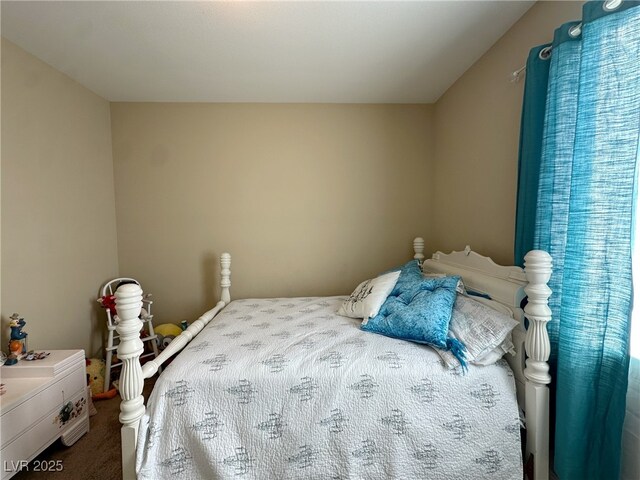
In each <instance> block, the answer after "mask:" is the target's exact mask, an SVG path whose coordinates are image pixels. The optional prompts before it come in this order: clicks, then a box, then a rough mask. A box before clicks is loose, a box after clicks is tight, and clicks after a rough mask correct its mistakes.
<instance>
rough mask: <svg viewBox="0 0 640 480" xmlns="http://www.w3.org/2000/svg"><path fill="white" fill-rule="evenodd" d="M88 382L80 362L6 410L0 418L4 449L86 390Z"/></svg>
mask: <svg viewBox="0 0 640 480" xmlns="http://www.w3.org/2000/svg"><path fill="white" fill-rule="evenodd" d="M86 383H87V380H86V378H85V369H84V364H83V363H79V364H78V367H77V368H74V369H73V370H72V371H71V372H70V373H69V374H68V375H66V376H64V377H62V378H60V379H59V380H57V381H56V382H55V383H52V384H51V385H50V386H48V387H46V388H45V389H44V390H43V391H42V392H40V393H39V394H38V395H35V396H33V397H31V398H29V399H27V400H25V401H24V402H22V403H21V404H19V405H17V406H15V407H14V408H12V409H11V410H9V411H8V412H5V413H4V414H3V415H2V418H1V419H0V430H1V431H2V448H3V449H4V446H5V445H6V444H8V443H9V442H11V441H12V440H13V439H14V438H15V437H16V436H17V435H19V434H20V433H22V432H23V431H25V430H27V429H28V428H29V427H30V426H31V425H34V424H35V423H37V422H39V421H40V419H41V418H42V417H43V416H44V415H47V414H48V413H49V412H52V411H55V412H56V414H57V412H59V411H60V409H61V408H62V405H63V400H64V403H66V402H68V401H69V400H71V396H72V395H75V394H77V393H78V392H79V391H81V392H86ZM85 396H86V395H85ZM47 418H48V417H47ZM51 421H52V420H49V422H51Z"/></svg>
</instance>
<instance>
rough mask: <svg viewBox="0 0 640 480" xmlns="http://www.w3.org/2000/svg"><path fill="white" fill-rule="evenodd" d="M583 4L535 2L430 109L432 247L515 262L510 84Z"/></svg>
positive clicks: (514, 91) (515, 120)
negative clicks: (432, 110)
mask: <svg viewBox="0 0 640 480" xmlns="http://www.w3.org/2000/svg"><path fill="white" fill-rule="evenodd" d="M581 7H582V2H538V3H537V4H535V5H534V6H533V7H532V8H531V9H530V10H529V11H528V12H527V13H526V14H525V15H524V16H523V17H522V18H521V19H520V20H519V21H518V22H517V23H516V24H515V25H514V26H513V27H512V28H511V29H510V30H509V31H508V32H507V33H506V34H505V35H504V36H503V37H502V38H501V39H500V40H499V41H498V42H497V43H496V44H495V45H494V46H493V47H492V48H491V49H490V50H489V51H488V52H487V53H486V54H485V55H484V56H483V57H482V58H481V59H480V60H479V61H478V62H476V63H475V64H474V65H473V66H472V67H471V68H470V69H469V70H468V71H467V72H466V73H465V74H464V75H463V76H462V77H461V78H460V79H459V80H458V81H457V82H456V83H455V84H454V85H453V86H452V87H451V88H449V90H448V91H447V92H446V93H445V94H444V95H443V96H442V97H441V98H440V99H439V100H438V102H437V103H436V105H435V117H434V119H435V137H434V138H435V144H436V149H435V162H434V165H433V168H434V180H435V181H434V183H433V187H434V188H433V197H432V199H433V205H434V209H433V212H432V213H433V237H432V238H433V244H432V245H429V246H428V247H430V248H427V249H428V250H438V249H441V250H446V251H449V250H452V249H455V250H460V249H462V248H464V246H465V244H467V243H468V244H470V245H471V247H472V248H473V249H474V250H477V251H479V252H482V253H484V254H486V255H490V256H491V257H493V259H494V260H495V261H496V262H498V263H503V264H507V265H511V264H512V263H513V239H514V228H515V227H514V225H515V205H516V182H517V170H518V142H519V138H520V113H521V107H522V94H523V89H524V79H523V80H522V81H520V82H518V83H510V82H509V75H510V73H511V72H512V71H514V70H516V69H517V68H519V67H521V66H522V65H524V64H525V62H526V58H527V55H528V53H529V50H530V49H531V48H532V47H533V46H535V45H540V44H542V43H545V42H549V41H551V40H552V39H553V31H554V29H555V28H556V27H558V26H560V25H561V24H562V23H564V22H567V21H569V20H575V19H579V18H581V17H582V15H581Z"/></svg>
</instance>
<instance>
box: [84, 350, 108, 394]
mask: <svg viewBox="0 0 640 480" xmlns="http://www.w3.org/2000/svg"><path fill="white" fill-rule="evenodd" d="M86 363H87V378H88V380H89V388H91V396H93V397H95V396H96V395H98V394H100V393H102V392H103V391H104V370H105V367H104V360H102V359H101V358H87V360H86Z"/></svg>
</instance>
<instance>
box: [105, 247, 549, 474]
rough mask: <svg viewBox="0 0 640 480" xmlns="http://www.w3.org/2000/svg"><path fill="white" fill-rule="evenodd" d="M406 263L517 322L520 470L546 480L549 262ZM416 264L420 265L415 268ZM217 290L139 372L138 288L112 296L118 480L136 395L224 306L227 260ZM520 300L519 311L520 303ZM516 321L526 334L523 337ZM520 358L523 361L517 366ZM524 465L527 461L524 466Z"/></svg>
mask: <svg viewBox="0 0 640 480" xmlns="http://www.w3.org/2000/svg"><path fill="white" fill-rule="evenodd" d="M413 249H414V258H415V259H417V260H419V261H420V262H422V265H423V268H424V269H428V270H430V271H436V272H442V273H448V274H455V275H460V276H461V277H462V279H463V281H464V283H465V286H466V287H467V288H469V289H472V290H475V291H477V292H480V293H483V294H486V295H488V296H490V297H491V299H493V300H495V301H497V302H499V303H500V304H501V305H503V306H505V307H507V308H508V309H509V310H510V311H511V312H513V314H514V317H515V318H516V319H518V320H520V322H521V327H520V329H519V330H518V329H516V330H514V338H513V340H514V345H515V346H516V351H517V353H516V356H515V357H511V358H509V357H510V356H509V355H507V356H506V358H507V360H508V361H509V363H510V365H511V368H512V370H513V371H514V375H515V380H516V386H517V390H518V402H519V404H520V407H521V408H522V409H523V410H524V412H525V418H526V429H527V438H526V451H525V465H526V463H527V462H528V461H532V463H533V472H534V473H533V478H532V479H530V480H547V479H548V478H549V388H548V384H549V383H550V382H551V375H550V374H549V364H548V363H547V361H548V359H549V354H550V349H551V347H550V343H549V336H548V333H547V327H546V325H547V322H548V321H549V320H551V310H550V309H549V306H548V299H549V296H550V295H551V290H550V289H549V287H548V286H547V283H548V281H549V278H550V277H551V267H552V264H551V257H550V256H549V254H548V253H546V252H544V251H541V250H533V251H531V252H529V253H528V254H527V255H526V257H525V268H524V270H523V269H522V268H520V267H503V266H500V265H497V264H495V263H494V262H493V261H492V260H491V259H490V258H488V257H483V256H482V255H479V254H477V253H475V252H472V251H471V249H470V248H469V247H466V248H465V250H463V251H460V252H451V253H450V254H444V253H442V252H437V253H435V254H434V255H433V256H432V258H431V259H428V260H424V240H423V239H422V238H416V239H415V240H414V241H413ZM423 260H424V262H423ZM220 265H221V281H220V286H221V289H222V292H221V296H220V301H219V302H218V303H217V304H216V306H215V307H214V308H213V309H211V310H209V311H207V312H205V313H204V314H203V315H202V316H201V317H200V318H198V319H197V320H196V321H194V322H193V323H192V324H191V325H190V326H189V328H187V329H186V330H185V331H183V332H182V333H181V334H180V335H179V336H178V337H176V338H175V339H174V340H173V341H172V342H171V343H170V344H169V345H168V346H167V348H165V349H164V350H163V351H162V353H160V355H158V357H157V358H155V359H153V360H151V361H149V362H147V363H145V364H144V365H141V363H140V356H141V355H142V353H143V343H142V340H141V339H140V330H141V328H142V322H141V321H140V319H139V318H138V316H139V315H140V311H141V308H142V298H143V297H142V289H141V288H140V286H139V285H135V284H127V285H123V286H122V287H120V288H119V289H118V290H117V291H116V293H115V297H116V310H117V312H118V316H119V318H120V322H119V323H118V325H117V327H116V328H117V331H118V334H119V335H120V345H119V346H118V357H119V358H120V360H121V361H122V364H123V365H122V371H121V373H120V396H121V397H122V402H121V403H120V422H121V423H122V429H121V433H122V435H121V437H122V475H123V478H124V479H126V480H134V479H135V478H136V471H135V458H136V442H137V436H138V427H139V424H140V420H141V419H142V417H143V415H144V414H145V411H146V407H145V405H144V397H143V396H142V388H143V385H144V379H145V378H150V377H151V376H153V375H154V374H155V373H156V372H157V371H158V369H159V368H160V366H161V365H162V364H163V363H164V362H165V361H166V360H167V359H169V358H170V357H171V356H173V355H174V354H176V353H178V352H180V351H181V350H182V349H183V348H184V347H185V346H186V345H187V344H188V343H189V342H190V341H191V340H192V339H193V338H194V337H195V336H196V335H197V334H198V333H199V332H200V331H201V330H202V329H203V328H204V327H205V326H206V325H207V324H208V323H209V322H210V321H211V319H213V318H214V317H215V316H216V315H217V314H218V313H219V312H220V311H221V310H222V309H223V308H224V307H225V305H227V304H228V303H229V302H230V301H231V296H230V293H229V288H230V287H231V270H230V268H231V256H230V255H229V254H228V253H223V254H222V255H221V257H220ZM525 296H526V297H528V301H527V304H526V306H525V307H524V311H523V310H522V309H521V303H522V300H523V299H524V298H525ZM524 317H526V318H527V319H528V320H529V327H528V329H527V330H526V331H525V330H524ZM525 355H526V362H525ZM529 459H531V460H529Z"/></svg>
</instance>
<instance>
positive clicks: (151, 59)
mask: <svg viewBox="0 0 640 480" xmlns="http://www.w3.org/2000/svg"><path fill="white" fill-rule="evenodd" d="M533 3H534V2H532V1H515V2H505V1H459V2H452V1H449V2H405V1H395V2H367V1H357V2H302V1H300V2H265V1H262V2H250V1H236V2H164V1H155V2H151V1H145V2H129V1H111V2H97V1H87V2H82V1H81V2H59V1H46V2H10V1H2V7H1V8H2V30H1V32H2V36H4V37H6V38H7V39H9V40H11V41H12V42H14V43H16V44H17V45H19V46H21V47H22V48H24V49H25V50H27V51H29V52H31V53H32V54H34V55H35V56H37V57H39V58H40V59H42V60H44V61H45V62H47V63H48V64H50V65H52V66H53V67H54V68H56V69H58V70H60V71H62V72H64V73H66V74H67V75H69V76H70V77H71V78H73V79H75V80H77V81H78V82H80V83H81V84H83V85H85V86H86V87H88V88H89V89H91V90H93V91H94V92H96V93H98V94H99V95H101V96H103V97H104V98H106V99H107V100H110V101H153V102H196V101H202V102H329V103H333V102H339V103H343V102H344V103H432V102H434V101H436V100H437V99H438V97H439V96H440V95H442V94H443V93H444V92H445V90H446V89H447V88H448V87H449V86H450V85H451V84H452V83H453V82H455V80H456V79H457V78H458V77H460V75H462V73H463V72H464V71H465V70H466V69H467V68H469V67H470V66H471V65H472V64H473V63H474V62H475V61H476V60H477V59H478V58H480V56H481V55H482V54H483V53H484V52H486V51H487V50H488V49H489V48H490V47H491V45H493V43H494V42H495V41H496V40H497V39H498V38H500V36H501V35H502V34H503V33H504V32H506V31H507V30H508V29H509V27H511V25H513V23H515V21H516V20H518V19H519V18H520V17H521V16H522V14H523V13H524V12H526V11H527V10H528V9H529V8H530V7H531V5H532V4H533Z"/></svg>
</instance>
